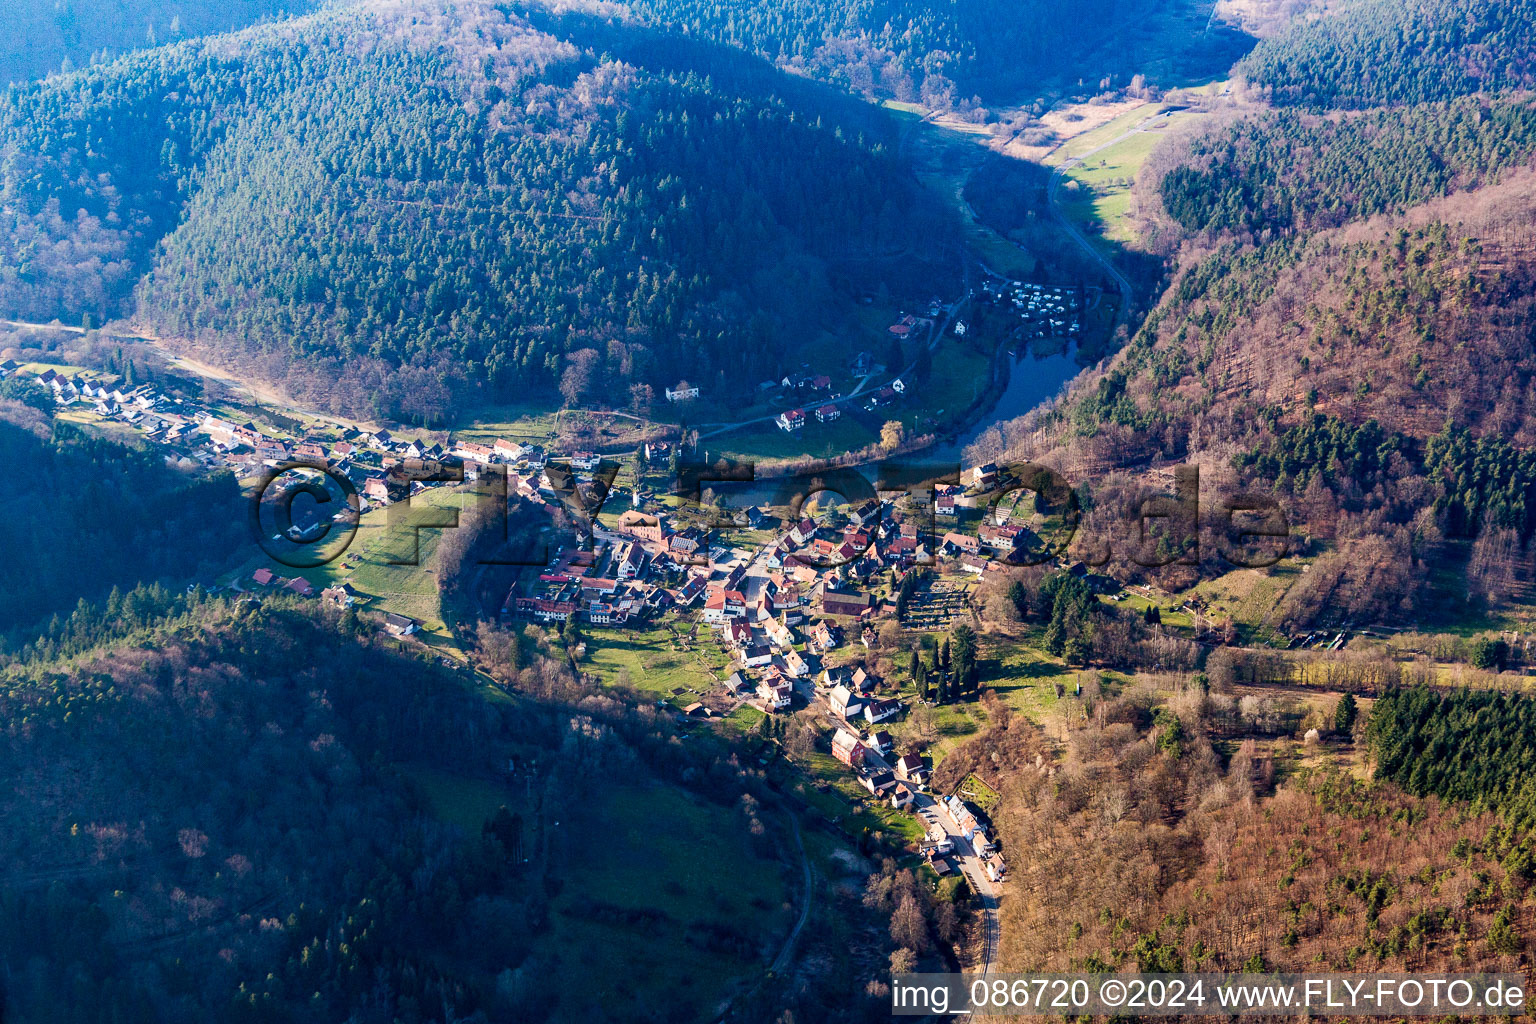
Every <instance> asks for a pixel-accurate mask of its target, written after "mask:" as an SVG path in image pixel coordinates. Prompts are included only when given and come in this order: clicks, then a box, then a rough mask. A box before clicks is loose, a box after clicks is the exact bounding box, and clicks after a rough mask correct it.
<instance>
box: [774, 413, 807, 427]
mask: <svg viewBox="0 0 1536 1024" xmlns="http://www.w3.org/2000/svg"><path fill="white" fill-rule="evenodd" d="M773 422H775V423H777V424H778V426H779V429H780V430H783V431H786V432H788V433H793V432H794V431H796V430H799V429H800V428H802V427H804V426H805V410H804V409H788V410H786V411H784V412H781V413H779V417H778V419H776V420H774V421H773Z"/></svg>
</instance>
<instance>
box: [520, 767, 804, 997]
mask: <svg viewBox="0 0 1536 1024" xmlns="http://www.w3.org/2000/svg"><path fill="white" fill-rule="evenodd" d="M765 824H766V825H768V826H769V827H771V828H778V827H780V823H779V822H778V821H774V820H772V819H767V820H765ZM785 843H786V846H787V847H788V848H791V849H792V847H793V844H792V842H789V841H788V840H787V838H786V841H785ZM551 855H552V857H553V858H554V859H555V862H556V863H558V864H560V866H561V867H560V870H561V872H562V874H563V876H564V879H563V880H564V885H563V886H562V888H561V890H560V895H559V896H558V897H557V898H556V899H555V900H554V903H553V913H552V915H551V918H550V925H549V930H548V934H547V936H546V940H545V941H544V942H543V943H542V947H543V949H542V951H541V952H543V954H544V955H545V956H546V957H548V958H549V960H550V961H551V962H552V964H553V971H554V973H555V974H556V975H557V976H559V977H560V978H561V979H562V981H561V983H560V985H559V988H560V990H561V991H562V992H564V993H565V998H564V999H563V1000H562V1002H561V1005H560V1008H559V1012H557V1013H555V1014H554V1016H555V1017H557V1018H559V1019H562V1020H591V1021H596V1020H618V1019H633V1018H634V1016H635V1015H636V1012H637V1010H640V1009H642V1008H646V1007H649V1008H651V1009H654V1010H655V1011H656V1012H657V1013H658V1014H659V1018H660V1019H667V1020H691V1019H702V1018H705V1017H707V1016H709V1015H710V1014H711V1012H712V1011H713V1010H714V1009H715V1008H716V1007H717V1006H718V1005H719V1003H720V1002H721V1001H722V999H724V998H725V997H726V996H727V995H728V994H729V993H730V991H731V989H732V987H733V986H734V985H735V984H736V982H737V980H738V979H741V978H744V977H746V976H750V975H752V974H753V973H754V972H756V971H758V970H759V969H760V968H761V967H763V966H764V965H766V963H767V962H768V961H769V960H770V959H771V958H772V955H773V953H774V951H776V949H777V947H778V943H779V942H780V941H782V939H783V936H784V935H785V934H786V933H787V932H788V930H789V927H790V923H791V921H792V918H793V909H792V900H793V898H794V897H793V894H792V892H791V890H790V889H789V887H788V886H787V885H786V882H785V871H784V868H785V867H786V866H787V865H783V864H781V863H780V862H779V861H778V860H777V859H774V858H771V857H765V856H763V855H762V852H761V851H760V850H759V849H755V848H754V845H753V841H752V839H751V837H750V836H749V835H748V831H747V828H746V826H745V822H744V821H743V819H742V818H741V816H740V815H738V814H736V813H735V812H734V811H732V810H730V809H728V808H724V807H719V806H716V805H713V804H709V803H706V802H704V801H702V800H699V799H696V798H694V797H693V796H692V795H691V794H689V793H687V792H685V791H683V790H680V789H676V788H672V787H668V786H661V785H653V786H643V785H633V786H617V787H610V788H607V789H603V790H600V791H599V792H597V793H595V794H594V795H593V796H591V797H589V798H587V799H584V800H581V801H573V802H572V803H571V804H569V805H567V807H566V808H565V809H563V810H562V811H561V820H560V824H559V825H558V826H557V827H555V833H554V838H553V840H552V850H551ZM796 870H798V869H796ZM626 912H631V913H633V914H634V915H635V916H636V917H637V919H643V920H645V924H644V926H643V927H636V926H635V925H633V924H630V923H627V922H625V921H623V920H622V918H621V916H620V915H622V914H624V913H626Z"/></svg>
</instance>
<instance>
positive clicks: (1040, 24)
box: [632, 0, 1244, 107]
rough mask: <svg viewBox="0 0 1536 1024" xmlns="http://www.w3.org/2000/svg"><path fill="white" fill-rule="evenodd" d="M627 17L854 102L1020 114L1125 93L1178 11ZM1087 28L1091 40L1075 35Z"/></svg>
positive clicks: (801, 7) (898, 0)
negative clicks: (869, 99) (845, 92)
mask: <svg viewBox="0 0 1536 1024" xmlns="http://www.w3.org/2000/svg"><path fill="white" fill-rule="evenodd" d="M632 7H633V9H634V10H635V11H637V12H638V13H639V14H640V15H641V16H642V17H644V18H646V19H647V20H649V21H653V22H655V23H657V24H660V25H664V26H667V27H671V28H679V29H683V30H686V31H688V32H690V33H692V34H695V35H699V36H703V37H705V38H709V39H714V40H716V41H718V42H722V43H727V44H730V45H732V46H739V47H741V48H743V49H745V50H748V51H749V52H752V53H755V54H758V55H760V56H763V57H766V58H768V59H770V60H773V61H775V62H778V63H782V64H784V65H786V66H789V67H793V68H796V69H799V70H804V71H806V72H807V73H810V74H812V75H815V76H817V77H820V78H823V79H827V80H831V81H835V82H837V83H839V84H842V85H846V86H847V87H849V88H852V89H855V90H858V91H860V92H865V93H870V94H873V95H881V96H893V97H895V98H897V99H902V100H921V101H922V102H923V103H925V104H927V105H931V106H938V107H948V106H953V105H955V104H957V103H963V102H967V101H971V100H972V99H973V98H979V99H980V100H981V101H983V102H993V101H1007V102H1019V101H1021V100H1024V99H1026V98H1032V97H1033V96H1035V95H1038V94H1039V93H1040V92H1041V91H1042V90H1043V89H1044V88H1046V87H1047V86H1048V85H1050V84H1052V83H1053V80H1056V79H1067V80H1068V81H1070V80H1073V79H1079V78H1088V79H1090V80H1094V81H1097V80H1099V79H1107V78H1110V77H1112V76H1115V75H1120V76H1122V77H1123V78H1124V79H1125V80H1126V81H1129V78H1130V76H1131V75H1132V74H1135V73H1136V72H1137V71H1139V70H1141V68H1140V66H1139V65H1138V64H1137V63H1136V59H1135V58H1136V56H1137V55H1138V50H1139V49H1140V47H1138V45H1137V42H1136V41H1137V40H1139V39H1140V38H1145V37H1150V36H1155V35H1156V34H1157V33H1159V32H1169V31H1174V32H1177V31H1179V29H1180V28H1181V27H1182V26H1181V25H1180V20H1181V15H1182V14H1183V13H1184V12H1183V11H1182V10H1181V6H1180V5H1179V4H1177V3H1172V4H1170V3H1153V2H1148V0H1087V2H1084V3H1064V2H1062V0H971V2H969V3H949V2H946V0H855V2H852V3H843V2H837V0H789V2H783V3H780V2H774V0H751V2H748V3H744V4H743V3H732V2H729V0H636V2H634V3H633V4H632ZM1201 17H1204V14H1202V15H1201ZM1090 24H1091V25H1094V26H1096V28H1097V29H1098V31H1094V32H1085V31H1083V26H1084V25H1090ZM1185 31H1187V29H1186V30H1185ZM1243 46H1244V44H1243V40H1242V39H1241V37H1237V36H1236V35H1235V34H1231V33H1224V32H1222V31H1221V30H1220V28H1219V27H1218V29H1217V31H1214V32H1205V33H1201V34H1197V35H1194V37H1193V39H1192V41H1191V43H1190V50H1191V55H1192V56H1195V57H1196V59H1198V60H1199V61H1200V63H1202V64H1203V65H1206V66H1208V67H1209V68H1210V69H1211V70H1212V71H1215V70H1217V69H1219V68H1220V67H1222V66H1224V64H1225V63H1230V62H1231V61H1232V60H1234V59H1236V57H1237V56H1239V55H1240V54H1241V53H1242V52H1243ZM1142 55H1143V56H1144V55H1145V53H1144V51H1143V54H1142Z"/></svg>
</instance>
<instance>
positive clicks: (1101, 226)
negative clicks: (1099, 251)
mask: <svg viewBox="0 0 1536 1024" xmlns="http://www.w3.org/2000/svg"><path fill="white" fill-rule="evenodd" d="M1161 110H1162V107H1161V106H1160V105H1157V106H1151V107H1143V108H1140V109H1139V110H1136V111H1132V112H1131V113H1130V114H1125V115H1122V116H1121V117H1119V118H1116V119H1115V120H1114V121H1111V122H1110V123H1109V124H1108V125H1105V126H1104V127H1102V128H1100V129H1097V130H1096V131H1093V132H1089V133H1087V134H1086V135H1084V136H1083V137H1082V138H1081V139H1074V140H1073V142H1072V143H1070V144H1069V145H1068V146H1064V147H1063V148H1062V150H1059V151H1058V152H1061V153H1066V154H1068V155H1073V156H1075V155H1077V154H1078V153H1087V152H1091V151H1092V150H1093V149H1094V147H1095V146H1101V145H1103V144H1104V143H1105V142H1108V141H1109V140H1110V139H1113V138H1115V137H1116V136H1117V135H1120V134H1121V133H1123V132H1126V131H1129V130H1131V129H1132V128H1134V127H1135V126H1136V125H1138V124H1140V123H1142V122H1143V121H1145V120H1146V119H1147V118H1150V117H1152V116H1154V115H1155V114H1157V113H1159V112H1160V111H1161ZM1141 115H1144V116H1141ZM1201 116H1203V115H1200V114H1194V113H1183V112H1181V113H1176V114H1173V115H1171V116H1170V117H1169V118H1166V119H1164V120H1160V121H1159V122H1158V126H1157V127H1156V128H1155V129H1153V128H1149V129H1148V130H1146V131H1142V132H1137V133H1136V134H1134V135H1131V136H1129V137H1128V138H1124V139H1121V140H1120V141H1119V142H1116V143H1115V144H1114V145H1112V146H1109V147H1108V148H1106V149H1104V150H1102V151H1100V152H1097V153H1094V154H1093V155H1092V156H1090V157H1088V158H1087V159H1086V160H1084V161H1083V162H1082V163H1079V164H1077V165H1076V166H1074V167H1073V168H1072V169H1071V170H1069V171H1067V172H1066V174H1065V178H1066V181H1065V182H1063V185H1062V188H1061V191H1060V193H1059V196H1060V201H1061V208H1062V212H1063V213H1065V214H1066V215H1067V217H1069V218H1070V219H1071V220H1073V221H1074V222H1076V223H1078V224H1079V225H1081V226H1084V227H1086V228H1087V229H1088V233H1089V234H1090V236H1091V237H1095V238H1100V237H1101V238H1103V239H1104V240H1105V241H1108V242H1114V243H1118V244H1121V245H1124V244H1128V243H1131V242H1134V241H1136V232H1135V230H1134V227H1133V223H1134V214H1135V210H1134V208H1133V206H1132V203H1133V197H1132V195H1131V186H1132V184H1133V183H1134V182H1135V180H1136V175H1137V173H1138V172H1139V171H1140V170H1141V166H1142V164H1144V163H1146V161H1147V157H1149V156H1150V155H1151V154H1152V151H1153V150H1154V149H1156V148H1157V146H1158V145H1159V144H1160V143H1161V142H1162V140H1163V139H1164V138H1165V137H1166V136H1167V134H1168V131H1169V126H1170V125H1172V124H1182V123H1184V122H1187V121H1189V120H1192V119H1195V118H1198V117H1201ZM1084 140H1093V141H1087V142H1085V141H1084ZM1065 158H1066V157H1063V159H1065ZM1058 162H1059V161H1058Z"/></svg>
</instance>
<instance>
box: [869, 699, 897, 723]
mask: <svg viewBox="0 0 1536 1024" xmlns="http://www.w3.org/2000/svg"><path fill="white" fill-rule="evenodd" d="M901 712H902V703H901V701H899V700H897V699H896V698H895V697H888V698H886V699H884V700H872V701H870V702H869V703H868V704H865V705H864V720H865V721H866V722H868V723H869V724H870V725H874V724H875V723H876V722H885V721H888V720H890V719H892V718H895V717H896V716H897V715H899V714H901Z"/></svg>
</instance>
